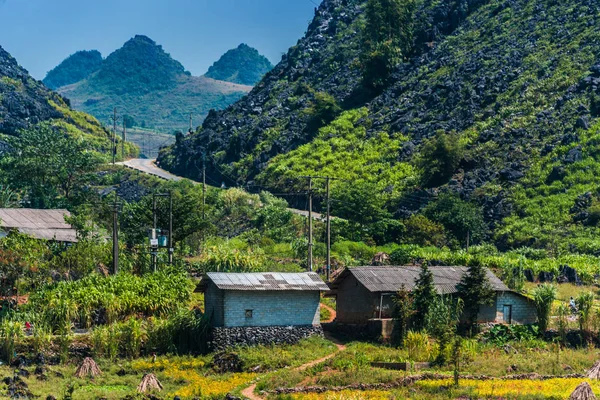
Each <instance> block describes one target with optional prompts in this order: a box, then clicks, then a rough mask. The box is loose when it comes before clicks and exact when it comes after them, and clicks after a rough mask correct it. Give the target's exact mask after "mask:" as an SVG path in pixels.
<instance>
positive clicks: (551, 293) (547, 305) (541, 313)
mask: <svg viewBox="0 0 600 400" xmlns="http://www.w3.org/2000/svg"><path fill="white" fill-rule="evenodd" d="M556 293H557V289H556V286H554V285H552V284H548V283H544V284H542V285H540V286H538V287H536V288H535V289H534V290H533V293H532V294H533V301H534V303H535V308H536V312H537V317H538V326H539V327H540V333H541V334H544V333H545V332H546V329H548V321H549V320H550V311H551V310H552V302H553V301H554V299H556Z"/></svg>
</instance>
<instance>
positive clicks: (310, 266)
mask: <svg viewBox="0 0 600 400" xmlns="http://www.w3.org/2000/svg"><path fill="white" fill-rule="evenodd" d="M312 196H313V193H312V176H309V177H308V270H309V271H311V272H312V270H313V220H312Z"/></svg>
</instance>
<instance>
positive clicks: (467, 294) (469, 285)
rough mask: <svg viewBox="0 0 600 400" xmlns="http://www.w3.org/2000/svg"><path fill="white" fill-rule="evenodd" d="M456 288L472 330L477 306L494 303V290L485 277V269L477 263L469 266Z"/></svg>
mask: <svg viewBox="0 0 600 400" xmlns="http://www.w3.org/2000/svg"><path fill="white" fill-rule="evenodd" d="M456 288H457V290H458V296H459V297H460V298H461V299H462V300H463V302H464V305H465V314H466V317H467V321H468V323H469V325H470V327H471V332H472V331H473V327H474V326H475V324H476V323H477V315H478V314H479V308H480V307H481V306H485V305H492V304H493V303H494V296H495V292H494V289H493V288H492V285H491V284H490V281H489V279H488V277H487V273H486V269H485V268H484V267H482V266H481V265H479V264H475V265H472V266H470V267H469V270H468V271H467V273H466V274H465V275H464V276H463V277H462V279H461V280H460V283H459V284H458V285H457V286H456Z"/></svg>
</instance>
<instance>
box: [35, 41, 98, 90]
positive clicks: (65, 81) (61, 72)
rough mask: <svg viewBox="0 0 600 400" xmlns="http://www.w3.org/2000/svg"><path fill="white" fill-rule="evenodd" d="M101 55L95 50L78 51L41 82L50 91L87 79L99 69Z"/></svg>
mask: <svg viewBox="0 0 600 400" xmlns="http://www.w3.org/2000/svg"><path fill="white" fill-rule="evenodd" d="M101 65H102V54H100V52H99V51H97V50H91V51H78V52H76V53H75V54H72V55H70V56H69V57H67V58H66V59H65V60H64V61H63V62H62V63H60V64H59V65H58V66H57V67H56V68H54V69H53V70H52V71H50V72H48V74H47V75H46V77H45V78H44V80H43V81H42V82H44V85H46V86H48V87H49V88H50V89H57V88H59V87H61V86H67V85H70V84H72V83H75V82H79V81H80V80H82V79H85V78H87V77H88V76H90V75H91V74H93V73H94V72H96V71H98V69H100V66H101Z"/></svg>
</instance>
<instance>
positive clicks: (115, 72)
mask: <svg viewBox="0 0 600 400" xmlns="http://www.w3.org/2000/svg"><path fill="white" fill-rule="evenodd" d="M249 90H250V87H249V86H244V85H237V84H234V83H229V82H221V81H217V80H214V79H210V78H206V77H194V76H192V75H191V74H190V73H189V72H188V71H186V70H185V68H184V67H183V65H181V63H179V62H178V61H176V60H174V59H173V58H172V57H171V56H170V55H169V54H168V53H166V52H165V51H164V50H163V48H162V46H160V45H158V44H156V43H155V42H154V41H153V40H152V39H150V38H148V37H146V36H142V35H137V36H135V37H134V38H132V39H130V40H129V41H127V42H126V43H125V44H124V45H123V47H122V48H120V49H118V50H116V51H115V52H113V53H112V54H110V55H109V56H108V57H107V58H106V59H105V60H104V61H103V62H102V64H101V66H100V68H98V70H97V71H95V72H93V73H92V74H91V75H89V76H87V77H86V78H85V79H83V80H80V81H78V82H75V83H73V84H71V85H66V86H62V87H60V88H58V92H59V93H61V94H62V95H63V96H65V97H67V98H69V99H70V100H71V102H72V104H73V107H75V108H76V109H78V110H81V111H85V112H87V113H90V114H92V115H94V116H95V117H97V118H98V119H99V120H100V121H102V122H104V123H108V122H109V121H110V117H111V116H112V112H113V108H114V107H117V109H118V111H119V113H122V114H126V115H127V116H128V117H130V118H132V119H133V120H134V121H135V122H136V124H137V125H138V126H141V127H147V128H152V129H155V130H158V131H163V132H168V133H172V132H173V130H176V129H178V130H186V129H187V127H188V121H189V115H190V113H193V114H194V115H195V118H196V119H197V120H198V119H202V118H204V117H205V116H206V115H207V114H208V111H209V110H211V109H213V108H216V109H220V108H224V107H226V106H228V105H229V104H231V103H233V102H235V101H236V100H238V99H239V98H240V97H242V96H243V95H244V94H245V93H247V92H248V91H249Z"/></svg>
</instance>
